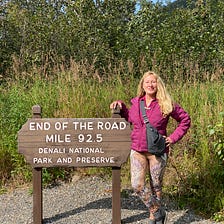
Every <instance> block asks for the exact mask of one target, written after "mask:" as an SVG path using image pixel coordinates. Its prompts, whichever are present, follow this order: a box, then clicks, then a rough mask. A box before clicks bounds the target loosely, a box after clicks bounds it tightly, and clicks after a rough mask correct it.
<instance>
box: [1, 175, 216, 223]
mask: <svg viewBox="0 0 224 224" xmlns="http://www.w3.org/2000/svg"><path fill="white" fill-rule="evenodd" d="M111 187H112V183H111V181H110V180H104V179H102V178H99V177H88V178H82V179H79V178H78V177H75V178H74V180H73V181H72V182H71V183H69V184H61V185H58V186H54V187H52V188H46V189H43V218H44V220H43V223H44V224H47V223H55V224H59V223H60V224H71V223H72V224H110V223H112V207H111V201H112V193H111ZM125 192H126V194H125V197H121V207H122V210H121V218H122V223H140V224H146V223H148V212H147V210H146V208H145V207H144V205H143V204H142V202H141V201H140V200H139V199H138V197H136V196H135V195H134V194H133V193H132V192H131V191H130V190H127V191H125ZM122 195H123V194H122ZM32 200H33V197H32V195H31V194H30V190H29V189H28V188H25V189H16V190H14V191H12V192H10V193H7V194H2V195H0V223H1V224H30V223H32V221H33V217H32V211H33V207H32V206H33V205H32ZM166 207H167V213H168V220H167V224H170V223H174V224H179V223H202V224H212V223H217V222H214V221H211V220H205V219H203V218H201V217H199V216H196V215H195V214H194V213H193V212H192V211H190V210H177V209H175V205H173V204H172V203H169V205H167V206H166Z"/></svg>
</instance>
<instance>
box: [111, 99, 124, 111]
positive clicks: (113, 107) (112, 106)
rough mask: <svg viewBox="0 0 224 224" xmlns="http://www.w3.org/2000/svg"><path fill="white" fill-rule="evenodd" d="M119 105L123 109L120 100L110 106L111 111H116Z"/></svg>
mask: <svg viewBox="0 0 224 224" xmlns="http://www.w3.org/2000/svg"><path fill="white" fill-rule="evenodd" d="M117 105H118V106H119V107H120V108H122V103H121V101H119V100H115V101H114V102H112V103H111V104H110V109H116V107H117Z"/></svg>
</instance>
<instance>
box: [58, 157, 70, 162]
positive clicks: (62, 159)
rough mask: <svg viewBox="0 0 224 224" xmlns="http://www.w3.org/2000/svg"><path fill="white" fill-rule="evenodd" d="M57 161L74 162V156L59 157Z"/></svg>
mask: <svg viewBox="0 0 224 224" xmlns="http://www.w3.org/2000/svg"><path fill="white" fill-rule="evenodd" d="M57 163H72V158H71V157H66V158H58V159H57Z"/></svg>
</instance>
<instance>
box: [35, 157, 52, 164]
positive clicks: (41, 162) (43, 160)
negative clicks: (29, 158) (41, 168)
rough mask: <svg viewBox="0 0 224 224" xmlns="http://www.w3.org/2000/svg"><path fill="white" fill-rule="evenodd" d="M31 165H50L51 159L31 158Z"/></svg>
mask: <svg viewBox="0 0 224 224" xmlns="http://www.w3.org/2000/svg"><path fill="white" fill-rule="evenodd" d="M33 163H35V164H43V163H52V158H46V157H44V158H33Z"/></svg>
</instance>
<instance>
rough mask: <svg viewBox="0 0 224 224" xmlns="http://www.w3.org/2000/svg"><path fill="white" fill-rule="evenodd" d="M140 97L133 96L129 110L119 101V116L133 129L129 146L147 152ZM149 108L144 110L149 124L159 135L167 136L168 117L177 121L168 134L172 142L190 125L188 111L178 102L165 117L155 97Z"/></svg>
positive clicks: (179, 137) (184, 132) (180, 136)
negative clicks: (120, 106)
mask: <svg viewBox="0 0 224 224" xmlns="http://www.w3.org/2000/svg"><path fill="white" fill-rule="evenodd" d="M144 98H145V97H143V99H144ZM140 99H142V98H139V97H135V98H133V99H132V100H131V103H132V105H131V108H130V109H129V110H128V108H127V107H126V106H125V104H124V103H123V102H122V101H121V102H122V109H121V116H122V117H124V118H125V119H126V120H127V121H128V122H130V123H131V124H132V126H133V130H132V133H131V140H132V144H131V148H132V149H133V150H136V151H138V152H147V151H148V150H147V140H146V126H145V124H144V122H143V118H142V116H141V111H140V104H139V103H140ZM149 108H150V109H147V110H146V114H147V116H148V119H149V122H150V123H151V125H153V126H154V127H155V128H157V130H158V132H159V133H160V134H161V135H165V136H167V131H166V128H167V124H168V121H169V118H170V117H172V118H173V119H175V120H176V121H177V122H178V126H177V127H176V129H175V130H174V131H173V132H172V133H171V134H170V135H169V137H170V138H171V140H172V141H173V143H176V142H177V141H179V140H180V139H181V138H182V137H183V136H184V135H185V134H186V132H187V130H188V129H189V127H190V123H191V119H190V116H189V115H188V113H187V112H186V111H184V109H183V108H181V107H180V106H179V105H178V104H175V105H174V109H173V111H172V112H171V113H170V114H169V115H168V116H166V117H163V116H162V113H161V111H160V106H159V104H158V101H157V100H156V99H155V100H153V101H152V102H151V104H150V107H149ZM166 152H169V148H167V150H166Z"/></svg>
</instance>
